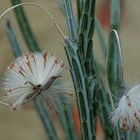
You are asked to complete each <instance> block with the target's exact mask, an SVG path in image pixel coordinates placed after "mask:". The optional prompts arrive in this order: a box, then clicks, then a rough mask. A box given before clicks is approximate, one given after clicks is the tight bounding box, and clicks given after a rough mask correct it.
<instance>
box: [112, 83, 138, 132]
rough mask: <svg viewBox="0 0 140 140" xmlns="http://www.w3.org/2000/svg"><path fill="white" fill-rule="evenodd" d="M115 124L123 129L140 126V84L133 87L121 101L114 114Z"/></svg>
mask: <svg viewBox="0 0 140 140" xmlns="http://www.w3.org/2000/svg"><path fill="white" fill-rule="evenodd" d="M112 123H113V126H114V127H116V126H118V127H119V128H121V129H123V130H127V129H130V130H136V129H138V128H140V85H136V86H134V87H133V88H131V89H130V90H129V91H128V92H127V93H126V94H125V95H123V96H122V98H121V99H120V101H119V104H118V107H117V108H116V109H115V110H114V112H113V116H112Z"/></svg>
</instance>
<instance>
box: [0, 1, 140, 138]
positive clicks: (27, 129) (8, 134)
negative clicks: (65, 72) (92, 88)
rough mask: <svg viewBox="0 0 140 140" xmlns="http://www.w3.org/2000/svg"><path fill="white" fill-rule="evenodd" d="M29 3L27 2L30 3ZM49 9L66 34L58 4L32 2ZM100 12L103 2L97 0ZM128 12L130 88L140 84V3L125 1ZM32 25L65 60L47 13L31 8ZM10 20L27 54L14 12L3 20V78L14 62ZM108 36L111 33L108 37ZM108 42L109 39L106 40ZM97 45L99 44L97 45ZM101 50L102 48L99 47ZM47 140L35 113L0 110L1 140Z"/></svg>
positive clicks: (124, 36)
mask: <svg viewBox="0 0 140 140" xmlns="http://www.w3.org/2000/svg"><path fill="white" fill-rule="evenodd" d="M27 1H29V0H23V2H27ZM30 1H32V2H38V3H40V4H41V5H44V6H46V7H48V10H49V11H50V12H51V13H52V15H53V16H54V18H55V20H56V21H57V23H58V24H59V26H60V27H61V29H62V30H63V31H64V32H65V33H66V21H65V20H64V15H63V14H62V13H61V11H60V9H59V8H58V0H30ZM97 1H98V2H97V5H98V7H97V9H96V10H97V11H98V10H99V8H100V3H101V2H102V1H103V0H97ZM124 1H125V5H124V6H125V9H124V10H125V12H124V17H122V18H123V20H122V24H121V33H120V35H121V43H122V46H123V58H124V60H123V62H124V71H125V78H126V80H127V81H128V82H129V83H130V84H136V83H139V82H140V45H139V44H140V14H139V13H140V1H139V0H133V1H132V0H124ZM8 7H10V3H9V0H0V13H2V12H3V11H4V10H5V9H7V8H8ZM26 12H27V14H28V17H29V20H30V23H31V25H32V28H33V30H34V32H35V35H36V37H37V39H38V42H39V44H40V46H41V48H42V49H43V50H49V51H51V52H53V53H55V54H57V55H58V56H61V57H62V59H64V61H66V60H65V53H64V50H63V47H62V43H63V40H62V38H61V36H60V34H59V33H58V32H57V31H56V29H55V27H54V25H53V24H52V22H51V21H50V20H49V19H48V18H47V17H46V15H45V14H44V12H43V11H41V10H40V9H39V8H35V7H33V6H27V7H26ZM7 18H9V19H11V21H12V24H13V26H14V28H15V30H16V33H17V36H18V38H19V41H20V44H21V46H22V48H23V50H24V51H26V44H25V43H24V41H23V39H22V37H21V33H20V31H19V28H18V26H17V23H16V21H15V19H14V14H13V12H10V13H9V14H7V16H5V17H4V18H3V19H1V20H0V74H1V75H2V74H3V72H4V70H5V68H6V66H7V65H8V64H9V63H10V62H11V60H13V58H14V57H13V54H12V52H11V49H10V47H9V43H8V40H7V37H6V34H5V32H4V23H5V20H6V19H7ZM106 34H107V33H106ZM106 38H108V36H106ZM96 42H97V41H96ZM96 47H98V44H96ZM45 139H46V136H45V133H44V131H43V127H42V124H41V122H40V120H39V119H38V116H37V113H36V112H35V111H34V110H25V109H24V110H22V109H21V110H18V111H16V112H14V111H12V110H9V109H7V108H5V107H1V106H0V140H45Z"/></svg>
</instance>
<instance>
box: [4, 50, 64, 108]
mask: <svg viewBox="0 0 140 140" xmlns="http://www.w3.org/2000/svg"><path fill="white" fill-rule="evenodd" d="M65 68H66V67H65V66H64V63H63V62H62V61H61V60H60V59H59V58H57V57H56V56H54V55H52V54H49V53H48V52H45V53H32V52H28V53H26V54H25V55H24V56H21V57H18V58H17V59H16V60H15V61H14V62H12V63H11V64H10V66H9V67H8V69H7V71H6V73H5V77H4V82H3V87H4V91H5V98H6V100H8V102H9V104H10V106H11V107H12V108H13V109H16V108H17V107H19V106H21V105H23V104H25V103H27V102H30V101H31V100H33V99H34V98H36V97H37V96H38V95H43V97H44V98H45V100H46V101H49V100H50V101H51V100H52V98H53V96H56V93H55V92H52V93H49V92H48V91H49V89H50V88H51V86H52V85H53V84H54V81H55V80H56V79H57V78H59V77H61V75H60V74H61V72H62V71H63V70H64V69H65ZM53 87H56V85H53Z"/></svg>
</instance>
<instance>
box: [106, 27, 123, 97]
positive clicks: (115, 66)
mask: <svg viewBox="0 0 140 140" xmlns="http://www.w3.org/2000/svg"><path fill="white" fill-rule="evenodd" d="M107 80H108V84H109V88H110V91H111V93H112V95H115V96H113V97H120V96H121V94H122V93H123V89H124V80H123V67H122V52H121V46H120V40H119V36H118V33H117V31H116V30H112V31H111V32H110V37H109V50H108V56H107ZM114 99H115V98H114Z"/></svg>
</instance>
